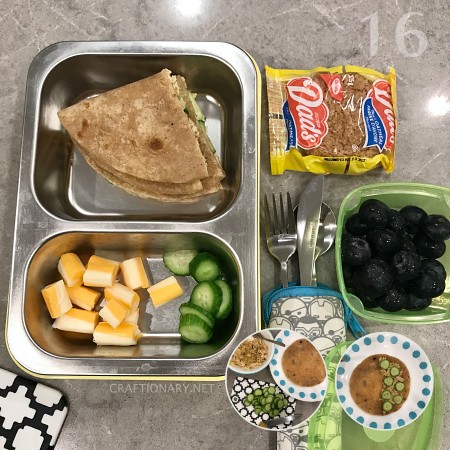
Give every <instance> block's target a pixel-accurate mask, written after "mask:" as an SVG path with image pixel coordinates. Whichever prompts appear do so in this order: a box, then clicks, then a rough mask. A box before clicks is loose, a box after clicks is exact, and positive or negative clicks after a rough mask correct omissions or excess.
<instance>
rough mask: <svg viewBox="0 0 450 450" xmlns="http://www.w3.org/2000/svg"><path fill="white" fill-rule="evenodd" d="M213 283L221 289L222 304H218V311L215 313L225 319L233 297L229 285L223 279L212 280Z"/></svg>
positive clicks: (228, 313)
mask: <svg viewBox="0 0 450 450" xmlns="http://www.w3.org/2000/svg"><path fill="white" fill-rule="evenodd" d="M214 283H216V284H217V286H219V287H220V289H221V290H222V304H221V305H220V308H219V312H218V313H217V316H216V317H217V318H218V319H226V318H227V317H228V316H229V315H230V312H231V308H232V307H233V297H232V293H231V287H230V285H229V284H228V283H226V282H225V281H223V280H214Z"/></svg>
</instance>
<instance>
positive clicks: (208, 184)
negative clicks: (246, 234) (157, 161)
mask: <svg viewBox="0 0 450 450" xmlns="http://www.w3.org/2000/svg"><path fill="white" fill-rule="evenodd" d="M85 159H86V162H87V163H88V164H89V165H90V166H91V167H92V168H93V169H94V170H95V171H96V172H98V173H99V174H100V175H102V176H103V177H104V178H106V179H107V180H108V181H109V182H110V183H112V184H114V185H115V186H117V187H119V188H121V189H123V190H125V191H127V192H129V193H130V194H132V195H137V196H138V197H141V198H152V199H155V200H160V201H164V202H179V203H194V202H196V201H199V200H201V199H202V198H203V197H204V196H205V195H208V194H213V193H215V192H217V191H219V190H221V189H222V185H221V184H220V182H215V181H214V179H213V178H207V179H206V180H205V186H204V187H203V188H202V190H201V191H199V192H196V193H193V194H182V195H165V194H161V193H155V192H154V191H150V190H145V189H142V188H141V187H139V188H137V187H136V186H134V185H132V184H130V183H127V182H126V181H124V180H121V179H119V178H118V177H117V176H115V175H113V174H112V173H111V172H109V171H107V170H105V169H104V168H102V167H100V166H99V165H98V164H97V163H96V162H95V161H93V160H92V159H90V158H89V157H87V156H85Z"/></svg>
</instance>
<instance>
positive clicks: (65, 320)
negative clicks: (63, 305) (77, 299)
mask: <svg viewBox="0 0 450 450" xmlns="http://www.w3.org/2000/svg"><path fill="white" fill-rule="evenodd" d="M97 325H98V313H97V312H95V311H84V310H82V309H76V308H72V309H71V310H69V311H67V312H66V313H65V314H63V315H62V316H61V317H58V318H57V319H56V320H55V321H54V322H53V328H56V329H58V330H63V331H73V332H75V333H88V334H92V333H94V329H95V327H96V326H97Z"/></svg>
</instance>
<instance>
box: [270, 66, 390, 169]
mask: <svg viewBox="0 0 450 450" xmlns="http://www.w3.org/2000/svg"><path fill="white" fill-rule="evenodd" d="M266 78H267V95H268V100H269V135H270V162H271V170H272V175H280V174H282V173H283V172H284V171H285V170H297V171H301V172H312V173H315V174H319V173H335V174H345V175H359V174H361V173H364V172H367V171H369V170H372V169H374V168H375V167H378V166H382V167H383V168H384V170H385V171H386V172H387V173H390V172H392V171H393V170H394V153H395V137H396V125H397V108H396V105H397V96H396V76H395V70H394V69H392V68H390V72H389V74H387V75H386V74H383V73H380V72H377V71H375V70H372V69H367V68H363V67H357V66H337V67H331V68H329V69H327V68H325V67H316V68H315V69H311V70H280V69H272V68H271V67H268V66H266Z"/></svg>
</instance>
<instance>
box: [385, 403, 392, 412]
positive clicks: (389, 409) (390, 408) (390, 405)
mask: <svg viewBox="0 0 450 450" xmlns="http://www.w3.org/2000/svg"><path fill="white" fill-rule="evenodd" d="M391 410H392V403H391V402H384V403H383V411H384V412H389V411H391Z"/></svg>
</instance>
